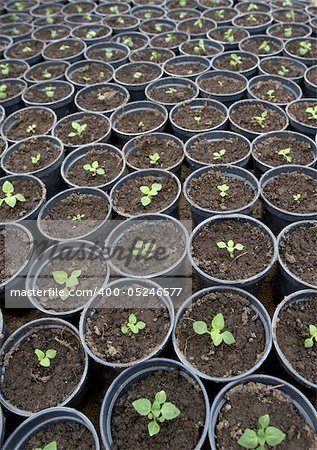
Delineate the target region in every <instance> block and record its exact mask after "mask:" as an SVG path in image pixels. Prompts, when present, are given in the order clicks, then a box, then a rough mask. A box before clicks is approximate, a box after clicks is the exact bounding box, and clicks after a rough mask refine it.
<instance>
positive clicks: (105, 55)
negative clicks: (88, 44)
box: [89, 48, 127, 62]
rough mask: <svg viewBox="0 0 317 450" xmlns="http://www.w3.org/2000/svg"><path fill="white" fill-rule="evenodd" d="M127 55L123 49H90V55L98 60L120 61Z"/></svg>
mask: <svg viewBox="0 0 317 450" xmlns="http://www.w3.org/2000/svg"><path fill="white" fill-rule="evenodd" d="M125 56H127V55H126V53H125V52H124V51H123V50H115V49H109V50H106V49H104V50H102V49H99V48H94V49H91V50H89V57H90V58H91V59H94V60H97V61H105V62H113V61H119V60H120V59H123V58H124V57H125Z"/></svg>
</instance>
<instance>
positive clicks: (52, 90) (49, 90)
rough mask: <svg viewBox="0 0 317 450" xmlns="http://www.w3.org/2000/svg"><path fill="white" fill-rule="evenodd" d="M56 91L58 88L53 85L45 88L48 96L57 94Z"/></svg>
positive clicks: (51, 96)
mask: <svg viewBox="0 0 317 450" xmlns="http://www.w3.org/2000/svg"><path fill="white" fill-rule="evenodd" d="M55 91H56V88H54V87H53V86H47V87H46V88H45V94H46V96H47V97H48V98H53V97H54V95H55Z"/></svg>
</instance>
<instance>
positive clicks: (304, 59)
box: [284, 37, 316, 67]
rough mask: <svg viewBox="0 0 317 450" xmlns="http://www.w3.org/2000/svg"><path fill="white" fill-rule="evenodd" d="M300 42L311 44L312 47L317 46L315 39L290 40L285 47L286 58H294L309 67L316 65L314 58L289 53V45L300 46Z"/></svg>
mask: <svg viewBox="0 0 317 450" xmlns="http://www.w3.org/2000/svg"><path fill="white" fill-rule="evenodd" d="M300 42H310V43H311V45H316V39H315V38H313V37H307V38H294V39H289V40H288V41H287V42H286V43H285V47H284V53H285V56H288V57H289V58H293V59H295V60H297V61H300V62H302V63H304V64H305V65H306V66H307V67H310V66H313V65H315V64H316V60H315V59H314V58H307V57H306V56H300V55H298V54H294V53H291V52H290V51H289V45H291V44H293V43H297V44H298V45H299V44H300Z"/></svg>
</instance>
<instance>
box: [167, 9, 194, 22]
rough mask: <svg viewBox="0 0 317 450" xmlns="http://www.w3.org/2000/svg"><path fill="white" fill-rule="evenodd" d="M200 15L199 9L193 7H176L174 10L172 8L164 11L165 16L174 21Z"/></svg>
mask: <svg viewBox="0 0 317 450" xmlns="http://www.w3.org/2000/svg"><path fill="white" fill-rule="evenodd" d="M199 16H200V11H197V10H195V9H192V10H190V9H187V8H183V9H182V8H178V9H177V10H176V11H175V10H174V11H173V10H168V12H167V13H166V18H167V19H171V20H174V21H175V22H180V21H181V20H185V19H194V18H195V17H197V18H198V17H199Z"/></svg>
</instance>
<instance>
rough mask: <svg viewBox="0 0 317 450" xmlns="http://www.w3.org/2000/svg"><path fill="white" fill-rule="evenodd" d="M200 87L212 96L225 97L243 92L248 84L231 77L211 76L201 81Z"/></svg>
mask: <svg viewBox="0 0 317 450" xmlns="http://www.w3.org/2000/svg"><path fill="white" fill-rule="evenodd" d="M199 87H201V88H202V89H203V90H204V91H206V92H208V93H210V94H219V95H225V94H233V93H235V92H240V91H242V90H243V89H245V88H246V83H245V81H242V80H237V79H236V78H233V77H230V75H228V76H227V75H214V76H212V75H211V76H210V77H209V78H203V79H201V80H200V82H199Z"/></svg>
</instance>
